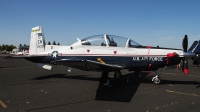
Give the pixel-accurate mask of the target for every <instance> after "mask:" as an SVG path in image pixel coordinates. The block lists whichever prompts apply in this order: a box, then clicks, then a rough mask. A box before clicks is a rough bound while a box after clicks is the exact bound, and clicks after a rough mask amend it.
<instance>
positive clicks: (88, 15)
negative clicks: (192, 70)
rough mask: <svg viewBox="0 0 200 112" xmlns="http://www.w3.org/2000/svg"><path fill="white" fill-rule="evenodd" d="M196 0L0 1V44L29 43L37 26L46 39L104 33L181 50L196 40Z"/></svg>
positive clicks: (199, 21) (67, 40) (199, 28)
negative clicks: (32, 30) (184, 42)
mask: <svg viewBox="0 0 200 112" xmlns="http://www.w3.org/2000/svg"><path fill="white" fill-rule="evenodd" d="M199 11H200V0H0V45H2V44H8V45H11V44H12V45H15V46H19V44H22V45H23V44H26V45H29V41H30V35H31V28H33V27H35V26H42V28H43V32H44V36H45V40H46V42H48V41H50V42H51V43H53V41H56V43H57V42H59V43H60V44H61V45H71V44H73V43H74V42H76V41H77V39H76V38H80V39H82V38H85V37H89V36H92V35H98V34H110V35H117V36H122V37H127V38H131V39H132V40H134V41H136V42H137V43H139V44H141V45H145V46H160V47H168V48H180V49H182V39H183V37H184V35H188V39H189V47H190V46H191V44H192V43H193V41H195V40H199V39H200V14H199Z"/></svg>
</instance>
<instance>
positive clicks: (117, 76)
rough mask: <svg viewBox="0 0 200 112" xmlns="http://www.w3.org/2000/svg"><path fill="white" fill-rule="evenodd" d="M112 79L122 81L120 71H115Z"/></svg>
mask: <svg viewBox="0 0 200 112" xmlns="http://www.w3.org/2000/svg"><path fill="white" fill-rule="evenodd" d="M114 78H115V79H116V80H120V79H122V73H121V72H120V71H115V73H114Z"/></svg>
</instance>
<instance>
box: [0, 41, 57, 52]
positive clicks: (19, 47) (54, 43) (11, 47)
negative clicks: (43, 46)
mask: <svg viewBox="0 0 200 112" xmlns="http://www.w3.org/2000/svg"><path fill="white" fill-rule="evenodd" d="M47 45H60V43H59V42H58V43H57V44H56V41H53V43H52V44H51V42H50V41H49V42H48V44H47ZM23 47H29V46H28V45H26V44H24V45H22V44H19V46H18V47H16V46H14V45H7V44H6V45H4V44H2V45H0V50H1V51H3V50H6V51H12V50H13V49H16V48H18V49H19V50H21V49H22V48H23Z"/></svg>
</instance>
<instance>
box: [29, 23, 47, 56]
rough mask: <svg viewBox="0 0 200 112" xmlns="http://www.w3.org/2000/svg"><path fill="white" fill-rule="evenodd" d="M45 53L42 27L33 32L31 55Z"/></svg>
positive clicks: (33, 29) (37, 27)
mask: <svg viewBox="0 0 200 112" xmlns="http://www.w3.org/2000/svg"><path fill="white" fill-rule="evenodd" d="M44 51H45V39H44V34H43V32H42V27H41V26H36V27H34V28H32V30H31V37H30V48H29V54H37V53H41V52H44Z"/></svg>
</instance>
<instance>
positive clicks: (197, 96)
mask: <svg viewBox="0 0 200 112" xmlns="http://www.w3.org/2000/svg"><path fill="white" fill-rule="evenodd" d="M166 91H167V92H169V93H176V94H182V95H188V96H195V97H200V95H197V94H194V93H193V94H188V93H182V92H177V91H171V90H166Z"/></svg>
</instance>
